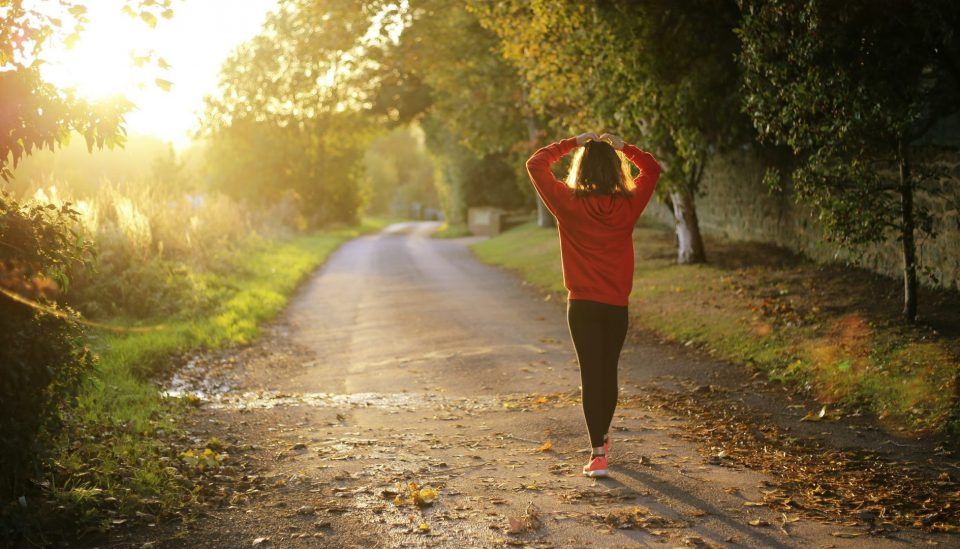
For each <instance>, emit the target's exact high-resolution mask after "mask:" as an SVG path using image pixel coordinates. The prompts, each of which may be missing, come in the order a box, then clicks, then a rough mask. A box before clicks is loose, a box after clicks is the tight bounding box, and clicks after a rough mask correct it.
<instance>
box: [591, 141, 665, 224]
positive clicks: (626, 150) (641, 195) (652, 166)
mask: <svg viewBox="0 0 960 549" xmlns="http://www.w3.org/2000/svg"><path fill="white" fill-rule="evenodd" d="M600 139H601V140H604V141H607V142H608V143H610V145H612V146H613V148H615V149H617V150H620V151H623V155H624V156H626V157H627V159H628V160H629V161H630V162H633V164H634V165H635V166H636V167H637V168H638V169H639V170H640V173H639V174H638V175H637V177H635V178H634V179H633V185H634V191H633V199H634V202H636V204H637V206H638V207H639V211H641V212H642V211H643V209H644V208H646V207H647V203H648V202H650V197H651V196H653V190H654V189H655V188H656V187H657V180H658V179H659V178H660V172H661V171H663V170H662V169H661V167H660V164H659V163H658V162H657V159H656V158H654V157H653V155H652V154H650V153H648V152H645V151H642V150H640V148H639V147H637V146H635V145H631V144H630V143H624V141H623V139H621V138H619V137H617V136H615V135H612V134H609V133H605V134H603V135H601V136H600Z"/></svg>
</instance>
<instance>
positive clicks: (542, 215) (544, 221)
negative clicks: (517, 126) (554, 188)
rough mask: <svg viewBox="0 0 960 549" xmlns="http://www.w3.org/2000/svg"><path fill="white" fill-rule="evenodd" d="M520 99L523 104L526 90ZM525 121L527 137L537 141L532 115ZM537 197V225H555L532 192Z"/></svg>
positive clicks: (555, 221) (555, 222)
mask: <svg viewBox="0 0 960 549" xmlns="http://www.w3.org/2000/svg"><path fill="white" fill-rule="evenodd" d="M521 101H523V103H524V104H526V102H527V90H526V89H524V90H523V91H522V96H521ZM525 122H526V123H527V137H528V138H529V139H530V142H531V143H536V141H537V129H538V128H537V121H536V119H534V117H533V115H528V116H527V117H526V120H525ZM533 194H534V196H535V197H536V199H537V227H556V226H557V220H556V219H554V217H553V214H552V213H550V210H548V209H547V207H546V206H545V205H544V204H543V200H541V199H540V195H539V194H538V193H536V192H534V193H533Z"/></svg>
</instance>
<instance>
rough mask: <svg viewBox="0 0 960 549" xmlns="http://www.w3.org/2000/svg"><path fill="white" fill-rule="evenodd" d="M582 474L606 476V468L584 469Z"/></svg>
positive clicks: (586, 475)
mask: <svg viewBox="0 0 960 549" xmlns="http://www.w3.org/2000/svg"><path fill="white" fill-rule="evenodd" d="M583 476H585V477H605V476H607V470H606V469H597V470H595V471H584V472H583Z"/></svg>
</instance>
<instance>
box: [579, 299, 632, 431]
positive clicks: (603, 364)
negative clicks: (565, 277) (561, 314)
mask: <svg viewBox="0 0 960 549" xmlns="http://www.w3.org/2000/svg"><path fill="white" fill-rule="evenodd" d="M567 324H568V325H569V327H570V338H571V339H573V346H574V347H576V349H577V361H578V362H579V363H580V385H581V386H582V387H583V393H582V397H583V416H584V418H586V421H587V432H588V433H589V434H590V445H591V446H593V447H595V448H596V447H599V446H603V435H605V434H607V431H608V430H609V429H610V422H611V421H612V420H613V412H614V410H615V409H616V408H617V364H618V363H619V362H620V350H621V349H622V348H623V340H624V339H625V338H626V336H627V308H626V307H619V306H617V305H608V304H606V303H599V302H596V301H586V300H580V299H571V300H570V301H568V302H567Z"/></svg>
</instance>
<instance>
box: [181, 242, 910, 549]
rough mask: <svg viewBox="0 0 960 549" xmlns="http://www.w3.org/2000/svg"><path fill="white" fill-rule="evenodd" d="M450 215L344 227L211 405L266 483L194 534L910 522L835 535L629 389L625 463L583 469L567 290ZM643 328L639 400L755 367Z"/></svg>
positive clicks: (738, 536)
mask: <svg viewBox="0 0 960 549" xmlns="http://www.w3.org/2000/svg"><path fill="white" fill-rule="evenodd" d="M435 228H436V225H435V224H431V223H404V224H398V225H393V226H391V227H389V228H388V229H387V230H385V231H384V232H382V233H380V234H377V235H371V236H365V237H362V238H358V239H356V240H354V241H352V242H349V243H347V244H345V245H344V246H343V247H342V248H341V249H340V250H338V251H337V252H336V253H335V254H334V255H333V256H332V257H331V258H330V260H329V262H328V263H327V264H326V266H325V267H323V268H322V269H321V270H320V271H319V272H318V273H317V274H316V276H315V277H314V278H313V279H312V280H310V281H309V282H308V283H307V284H306V285H305V286H304V287H303V289H302V290H301V292H300V293H299V295H298V296H297V297H296V298H295V300H294V301H293V302H292V304H291V306H290V307H289V309H288V310H287V311H286V313H285V314H284V315H283V317H282V318H281V319H280V321H279V322H278V324H277V325H276V327H275V328H274V329H273V330H272V335H271V336H270V337H267V338H265V340H264V342H262V343H261V344H259V345H258V346H254V348H252V349H248V350H245V351H243V353H241V354H240V355H239V361H240V362H242V363H243V364H244V366H245V370H244V374H243V376H242V378H241V386H240V387H237V388H236V389H235V390H234V391H232V392H231V393H228V394H227V395H226V396H224V397H223V398H221V399H215V401H214V402H213V403H212V404H211V405H210V406H209V409H208V410H207V412H205V413H206V414H208V416H204V417H206V418H207V419H206V421H209V422H211V424H213V425H215V426H216V427H215V428H212V430H211V432H226V433H227V435H228V436H233V437H237V438H238V439H239V440H243V441H248V442H253V443H254V446H253V448H254V450H255V453H256V455H257V456H258V458H257V459H258V462H257V463H258V467H259V468H260V474H261V477H263V478H267V479H269V480H270V483H269V487H270V488H269V489H264V490H260V491H258V492H257V493H255V494H252V495H251V496H250V497H249V498H248V499H246V500H245V501H244V502H242V503H238V505H237V506H236V507H235V508H231V509H227V510H223V511H219V512H216V513H214V514H213V515H212V517H211V518H209V519H208V520H205V521H201V522H199V523H196V524H193V525H191V526H190V531H191V534H190V535H191V539H193V540H194V541H195V542H196V543H198V544H200V545H209V546H249V545H250V544H251V543H253V540H255V539H257V538H269V539H268V540H267V541H264V542H263V543H271V544H274V545H280V546H304V547H310V546H330V547H341V546H352V545H356V546H383V547H395V546H413V547H416V546H425V547H426V546H430V547H436V546H441V547H442V546H468V547H473V546H499V545H503V544H507V543H510V544H529V545H534V546H536V545H542V546H561V547H584V546H598V547H619V546H625V545H635V544H639V545H657V546H660V545H662V544H663V543H669V544H670V545H672V546H677V545H689V546H696V545H699V544H715V545H718V546H753V547H775V546H793V547H811V546H817V545H822V544H829V545H831V546H838V547H842V546H870V547H879V546H889V545H899V544H907V543H909V542H910V541H911V538H909V537H903V538H895V539H881V538H869V539H867V538H853V539H845V538H839V537H835V536H834V535H831V534H832V533H835V532H837V531H839V530H844V528H843V527H842V526H838V525H837V524H821V523H818V522H813V521H809V520H806V519H804V520H797V521H794V520H793V519H794V517H784V516H781V514H780V513H775V512H773V511H772V510H770V509H767V508H765V507H757V506H749V505H745V503H746V502H752V501H759V500H761V499H762V494H761V490H762V489H764V486H765V481H767V480H769V479H767V478H766V477H765V476H764V475H763V474H761V473H758V472H755V471H751V470H748V469H744V468H736V467H729V466H724V464H722V463H719V464H718V463H716V460H713V461H711V460H709V459H706V458H704V457H703V456H702V454H701V453H700V452H699V451H698V448H696V447H695V446H694V445H693V443H691V442H689V441H687V440H685V439H683V438H680V437H679V436H678V435H680V434H682V433H681V432H682V429H683V424H684V422H683V421H681V418H677V417H673V416H671V415H670V414H669V413H667V412H664V411H661V410H657V409H649V408H644V407H627V406H625V407H621V409H620V410H618V413H617V416H616V417H615V419H614V427H613V439H614V449H613V456H612V464H613V465H612V469H611V471H612V473H611V475H612V476H611V477H610V478H609V479H604V480H591V479H586V478H583V477H581V476H579V475H578V472H579V469H580V467H581V466H582V464H583V462H584V461H585V459H586V452H588V449H587V446H588V443H587V438H586V433H585V427H584V423H583V418H582V415H581V411H580V408H579V403H578V401H577V396H578V393H577V391H578V385H579V374H578V370H577V365H576V362H575V359H574V356H573V349H572V345H571V344H570V343H569V337H568V334H567V330H566V323H565V319H564V316H563V306H562V303H558V302H557V301H556V300H553V299H551V300H545V299H544V296H543V295H542V294H541V293H538V292H536V291H534V290H533V289H531V288H529V287H526V286H524V285H523V284H521V283H520V282H519V280H518V279H517V278H516V277H514V276H512V275H511V274H509V273H504V272H501V271H499V270H497V269H495V268H492V267H490V266H486V265H483V264H481V263H479V262H478V261H476V260H475V259H474V258H473V257H472V255H471V254H470V252H469V250H468V248H467V244H468V243H469V242H471V241H473V239H456V240H440V239H432V238H429V237H428V235H429V233H430V232H431V231H432V230H435ZM633 339H634V340H633V341H631V342H628V344H627V346H626V348H625V350H624V355H623V360H622V363H621V393H622V395H624V398H625V399H628V397H630V396H631V395H642V393H643V392H644V389H645V388H646V387H650V386H651V385H652V384H659V385H661V386H662V385H670V384H672V385H673V386H676V387H682V386H685V385H684V381H685V378H690V379H691V380H693V382H695V383H703V380H704V379H709V380H713V381H712V383H718V384H720V385H723V384H729V385H731V386H742V384H743V383H749V382H750V379H749V377H748V375H747V374H746V373H745V372H743V371H740V370H738V369H733V368H732V367H730V366H728V365H723V364H718V363H713V362H710V361H705V360H703V359H702V358H696V357H691V356H690V355H689V354H685V352H684V351H683V349H677V348H676V347H674V346H670V345H662V344H658V343H656V342H653V341H650V340H647V339H644V338H633ZM278 342H279V343H278ZM751 398H753V397H751ZM748 400H749V399H748ZM409 482H416V483H418V484H419V485H421V486H422V485H424V484H428V485H430V486H432V487H435V488H437V489H438V492H439V496H438V498H437V499H436V500H435V501H434V502H433V503H432V504H430V505H424V506H418V505H416V504H411V503H408V502H405V500H404V496H405V495H408V494H407V493H406V490H407V489H408V488H407V487H408V484H407V483H409ZM398 483H399V486H400V488H401V490H400V492H401V493H400V494H399V496H400V500H399V502H394V498H395V497H396V495H397V494H396V492H397V490H398ZM428 495H429V494H428ZM397 503H399V505H398V504H397ZM784 518H787V519H788V522H786V523H785V524H784V522H783V519H784ZM751 521H753V522H754V525H751ZM611 525H613V526H611ZM618 525H619V526H621V527H620V528H618V527H614V526H618ZM781 525H783V526H782V527H781ZM624 526H626V527H624ZM630 526H632V527H630ZM914 541H916V540H915V539H914ZM171 543H175V542H173V541H171Z"/></svg>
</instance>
